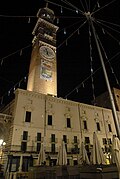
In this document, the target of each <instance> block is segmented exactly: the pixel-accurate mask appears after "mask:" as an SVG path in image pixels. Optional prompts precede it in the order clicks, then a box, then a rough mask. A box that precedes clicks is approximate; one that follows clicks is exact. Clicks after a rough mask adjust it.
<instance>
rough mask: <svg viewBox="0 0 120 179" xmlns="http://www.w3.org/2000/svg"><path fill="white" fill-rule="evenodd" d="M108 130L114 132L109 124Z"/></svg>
mask: <svg viewBox="0 0 120 179" xmlns="http://www.w3.org/2000/svg"><path fill="white" fill-rule="evenodd" d="M108 130H109V132H112V128H111V125H110V124H108Z"/></svg>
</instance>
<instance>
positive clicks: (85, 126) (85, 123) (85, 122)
mask: <svg viewBox="0 0 120 179" xmlns="http://www.w3.org/2000/svg"><path fill="white" fill-rule="evenodd" d="M83 125H84V129H87V121H83Z"/></svg>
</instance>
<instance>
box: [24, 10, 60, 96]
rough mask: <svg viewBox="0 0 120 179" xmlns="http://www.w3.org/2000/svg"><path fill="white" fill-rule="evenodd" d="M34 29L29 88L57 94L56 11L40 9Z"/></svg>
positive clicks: (39, 91) (43, 92)
mask: <svg viewBox="0 0 120 179" xmlns="http://www.w3.org/2000/svg"><path fill="white" fill-rule="evenodd" d="M37 18H38V20H37V23H36V25H35V27H34V29H33V32H32V34H33V35H34V38H33V42H32V43H33V49H32V54H31V62H30V67H29V75H28V84H27V90H29V91H34V92H38V93H42V94H50V95H53V96H57V62H56V32H57V30H58V27H57V26H55V25H54V24H53V22H54V18H55V16H54V12H53V11H52V10H51V9H49V8H48V7H45V8H42V9H39V11H38V13H37Z"/></svg>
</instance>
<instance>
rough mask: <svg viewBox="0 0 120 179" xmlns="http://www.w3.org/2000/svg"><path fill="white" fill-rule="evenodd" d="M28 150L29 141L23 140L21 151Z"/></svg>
mask: <svg viewBox="0 0 120 179" xmlns="http://www.w3.org/2000/svg"><path fill="white" fill-rule="evenodd" d="M26 150H27V142H21V151H23V152H25V151H26Z"/></svg>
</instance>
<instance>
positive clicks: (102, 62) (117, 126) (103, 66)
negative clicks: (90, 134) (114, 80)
mask: <svg viewBox="0 0 120 179" xmlns="http://www.w3.org/2000/svg"><path fill="white" fill-rule="evenodd" d="M85 16H86V18H87V19H88V21H89V23H90V25H91V28H92V31H93V35H94V39H95V43H96V46H97V50H98V54H99V57H100V61H101V65H102V69H103V73H104V77H105V81H106V85H107V88H108V92H109V97H110V102H111V105H112V111H113V116H114V122H115V127H116V131H117V135H118V138H119V139H120V126H119V120H118V116H117V112H116V107H115V102H114V98H113V94H112V91H111V88H110V83H109V79H108V76H107V72H106V68H105V64H104V61H103V57H102V53H101V50H100V46H99V43H98V39H97V35H96V32H95V28H94V25H93V21H92V17H91V14H90V12H87V13H85Z"/></svg>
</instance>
